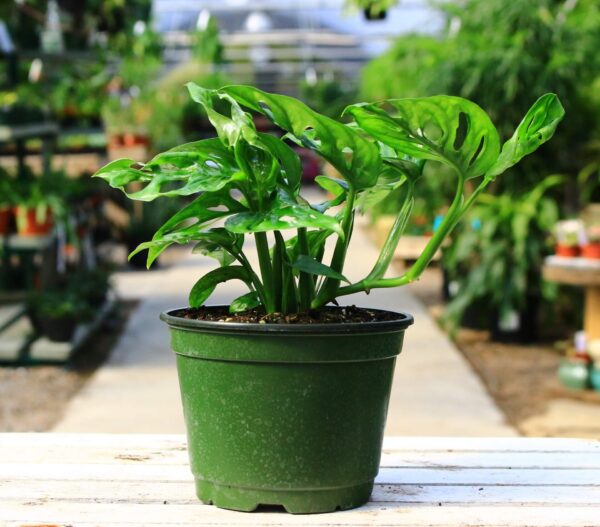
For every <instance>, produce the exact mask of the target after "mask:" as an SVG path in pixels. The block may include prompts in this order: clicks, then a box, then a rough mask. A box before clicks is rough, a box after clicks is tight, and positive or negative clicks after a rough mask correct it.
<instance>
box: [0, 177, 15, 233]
mask: <svg viewBox="0 0 600 527" xmlns="http://www.w3.org/2000/svg"><path fill="white" fill-rule="evenodd" d="M14 201H15V192H14V183H13V182H12V181H11V179H10V178H9V176H8V174H7V173H6V172H5V171H4V170H3V169H2V168H0V236H5V235H7V234H9V233H10V231H11V227H12V218H13V213H12V209H13V205H14Z"/></svg>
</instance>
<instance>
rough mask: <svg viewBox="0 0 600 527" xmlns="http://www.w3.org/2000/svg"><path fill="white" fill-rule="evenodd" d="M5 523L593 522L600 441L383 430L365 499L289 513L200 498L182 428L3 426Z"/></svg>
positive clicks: (414, 526)
mask: <svg viewBox="0 0 600 527" xmlns="http://www.w3.org/2000/svg"><path fill="white" fill-rule="evenodd" d="M0 525H2V526H7V527H8V526H40V525H44V526H68V525H69V526H73V527H84V526H116V525H119V526H129V527H133V526H161V527H162V526H183V525H194V526H201V525H207V526H208V525H211V526H216V525H223V526H235V525H244V526H262V525H267V526H268V525H279V526H285V525H295V526H298V525H327V526H335V525H352V526H361V525H381V526H384V525H385V526H392V525H393V526H411V527H418V526H424V525H428V526H442V525H445V526H446V525H447V526H455V525H456V526H458V525H460V526H466V525H472V526H475V525H476V526H491V525H494V526H517V525H519V526H522V525H528V526H555V527H567V526H598V525H600V442H599V441H588V440H578V439H530V438H502V439H493V438H485V439H480V438H470V439H461V438H413V437H410V438H387V439H386V440H385V443H384V451H383V456H382V461H381V470H380V473H379V476H378V478H377V483H376V486H375V490H374V492H373V495H372V497H371V501H370V503H369V504H367V505H365V506H364V507H361V508H359V509H354V510H351V511H344V512H336V513H333V514H318V515H310V516H293V515H290V514H287V513H283V512H279V511H277V510H272V509H266V510H264V511H259V512H253V513H240V512H232V511H226V510H221V509H217V508H215V507H211V506H206V505H202V504H201V503H200V502H199V501H198V500H197V499H196V497H195V496H194V486H193V482H192V477H191V474H190V472H189V468H188V465H187V452H186V445H185V439H184V438H183V437H182V436H164V435H162V436H159V435H97V434H87V435H86V434H0Z"/></svg>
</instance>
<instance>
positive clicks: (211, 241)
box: [192, 227, 244, 266]
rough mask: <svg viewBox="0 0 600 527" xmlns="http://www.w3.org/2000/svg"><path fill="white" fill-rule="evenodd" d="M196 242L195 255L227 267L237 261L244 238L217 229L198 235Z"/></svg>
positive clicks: (222, 229) (219, 228) (220, 228)
mask: <svg viewBox="0 0 600 527" xmlns="http://www.w3.org/2000/svg"><path fill="white" fill-rule="evenodd" d="M194 241H196V242H197V243H196V245H195V246H194V249H193V251H192V252H193V253H200V254H203V255H204V256H209V257H210V258H215V259H216V260H218V261H219V263H220V264H221V266H226V265H230V264H231V263H233V262H234V261H235V255H236V254H238V253H239V252H240V250H241V248H242V245H243V243H244V237H243V236H242V235H240V234H234V233H232V232H229V231H228V230H227V229H224V228H222V227H217V228H215V229H208V230H206V231H203V232H200V233H198V235H197V236H196V237H195V238H194Z"/></svg>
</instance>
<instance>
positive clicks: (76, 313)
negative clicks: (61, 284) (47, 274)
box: [28, 290, 89, 342]
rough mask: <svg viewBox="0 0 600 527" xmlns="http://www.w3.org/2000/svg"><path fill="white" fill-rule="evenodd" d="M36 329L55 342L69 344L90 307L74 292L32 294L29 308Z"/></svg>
mask: <svg viewBox="0 0 600 527" xmlns="http://www.w3.org/2000/svg"><path fill="white" fill-rule="evenodd" d="M28 311H29V316H30V318H31V322H32V325H33V327H34V329H35V330H36V331H37V332H38V333H41V334H42V335H45V336H46V337H48V339H49V340H51V341H53V342H69V341H70V340H71V338H72V337H73V334H74V333H75V329H76V328H77V324H78V322H80V321H81V320H82V319H83V318H85V316H86V314H87V313H88V311H89V308H88V305H87V304H86V303H85V302H84V301H83V299H82V298H81V296H80V295H79V294H77V293H75V292H73V291H69V290H66V291H58V290H57V291H44V292H36V293H34V294H32V296H31V297H30V299H29V306H28Z"/></svg>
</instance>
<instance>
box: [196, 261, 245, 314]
mask: <svg viewBox="0 0 600 527" xmlns="http://www.w3.org/2000/svg"><path fill="white" fill-rule="evenodd" d="M229 280H241V281H242V282H245V283H246V284H250V281H251V280H250V276H249V275H248V272H247V271H246V269H244V268H243V267H242V266H241V265H230V266H229V267H219V268H218V269H214V270H213V271H210V272H209V273H206V274H205V275H204V276H203V277H202V278H200V280H198V281H197V282H196V284H195V285H194V287H193V288H192V290H191V292H190V299H189V301H190V306H191V307H200V306H201V305H202V304H204V302H206V300H207V298H208V297H209V296H210V295H211V294H212V293H213V291H214V290H215V288H216V287H217V285H219V284H221V283H223V282H227V281H229Z"/></svg>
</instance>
